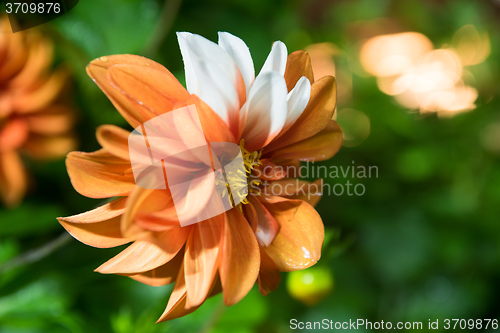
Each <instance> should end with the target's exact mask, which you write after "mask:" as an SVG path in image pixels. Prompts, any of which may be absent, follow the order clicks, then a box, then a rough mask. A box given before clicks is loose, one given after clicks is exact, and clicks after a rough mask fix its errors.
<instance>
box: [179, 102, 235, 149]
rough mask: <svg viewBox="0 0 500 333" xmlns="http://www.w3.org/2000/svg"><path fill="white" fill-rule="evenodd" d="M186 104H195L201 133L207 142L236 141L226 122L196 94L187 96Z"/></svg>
mask: <svg viewBox="0 0 500 333" xmlns="http://www.w3.org/2000/svg"><path fill="white" fill-rule="evenodd" d="M187 105H195V107H196V110H197V111H198V116H199V117H200V123H201V127H202V128H203V133H204V134H205V137H206V139H207V141H208V142H232V143H236V139H235V138H234V135H233V133H232V132H231V130H230V129H229V127H228V126H227V125H226V123H225V122H224V121H223V120H222V119H221V117H220V116H219V115H218V114H217V113H215V112H214V110H212V108H210V107H209V106H208V105H207V104H206V103H205V102H203V101H202V100H201V99H200V98H199V97H198V96H196V95H191V96H190V97H189V98H188V101H187ZM214 128H217V131H214V130H213V129H214Z"/></svg>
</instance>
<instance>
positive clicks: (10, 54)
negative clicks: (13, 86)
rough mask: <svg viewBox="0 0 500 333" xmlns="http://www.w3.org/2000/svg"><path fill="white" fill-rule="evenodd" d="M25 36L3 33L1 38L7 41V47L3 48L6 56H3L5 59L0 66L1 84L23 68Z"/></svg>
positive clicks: (25, 49)
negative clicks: (5, 50)
mask: <svg viewBox="0 0 500 333" xmlns="http://www.w3.org/2000/svg"><path fill="white" fill-rule="evenodd" d="M3 31H5V30H2V32H3ZM7 31H8V30H7ZM11 31H12V30H11ZM6 35H8V37H7V36H6ZM25 36H26V35H24V34H15V33H12V34H11V33H7V32H6V33H3V37H4V38H6V39H8V41H7V43H8V45H6V46H5V47H6V49H7V54H6V55H5V59H3V62H2V66H0V81H1V82H5V81H6V80H8V79H10V78H11V77H12V76H13V75H15V74H16V73H18V72H19V71H20V70H21V68H22V67H23V66H24V64H25V62H26V58H27V56H28V49H27V48H26V46H25Z"/></svg>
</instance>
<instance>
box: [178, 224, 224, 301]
mask: <svg viewBox="0 0 500 333" xmlns="http://www.w3.org/2000/svg"><path fill="white" fill-rule="evenodd" d="M223 231H224V216H223V215H219V216H217V217H214V218H211V219H208V220H206V221H203V222H200V223H196V224H195V225H193V228H192V231H191V234H190V236H189V238H188V240H187V243H186V255H185V256H184V273H185V279H186V286H187V292H188V295H189V298H188V301H189V305H191V306H197V305H200V304H201V303H203V302H204V301H205V299H206V298H207V296H208V293H209V292H210V289H211V286H212V283H213V280H214V278H215V275H216V273H217V268H218V266H219V259H220V257H219V249H220V247H221V239H222V233H223Z"/></svg>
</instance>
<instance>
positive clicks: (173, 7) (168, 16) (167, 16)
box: [142, 0, 182, 58]
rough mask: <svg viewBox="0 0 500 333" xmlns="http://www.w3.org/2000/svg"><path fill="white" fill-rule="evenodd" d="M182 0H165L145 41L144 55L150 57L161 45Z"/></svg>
mask: <svg viewBox="0 0 500 333" xmlns="http://www.w3.org/2000/svg"><path fill="white" fill-rule="evenodd" d="M181 3H182V0H166V1H165V4H164V5H163V9H162V11H161V13H160V17H159V18H158V21H157V23H156V26H155V28H154V30H153V32H152V33H151V36H150V37H149V40H148V41H147V42H146V45H145V46H144V49H143V52H142V53H143V55H144V56H145V57H148V58H151V57H153V56H154V55H155V54H156V53H157V52H158V49H159V48H160V46H161V43H162V42H163V40H164V39H165V37H166V36H167V35H168V33H169V32H170V29H171V28H172V25H173V24H174V21H175V18H176V17H177V13H178V12H179V9H180V7H181Z"/></svg>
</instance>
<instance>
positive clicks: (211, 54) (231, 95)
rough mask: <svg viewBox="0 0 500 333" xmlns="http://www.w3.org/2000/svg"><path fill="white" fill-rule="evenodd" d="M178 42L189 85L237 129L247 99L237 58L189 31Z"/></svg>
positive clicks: (181, 33) (179, 34) (179, 35)
mask: <svg viewBox="0 0 500 333" xmlns="http://www.w3.org/2000/svg"><path fill="white" fill-rule="evenodd" d="M177 39H178V41H179V47H180V49H181V53H182V59H183V61H184V68H185V73H186V86H187V89H188V91H189V92H190V93H191V94H195V95H197V96H198V97H200V98H201V99H202V100H203V101H204V102H205V103H207V104H208V105H209V106H210V107H211V108H212V109H213V110H214V111H215V112H216V113H217V114H218V115H219V116H220V117H221V119H222V120H223V121H225V122H226V124H228V126H230V127H233V128H234V126H237V123H236V121H237V119H236V118H235V117H236V112H237V111H238V110H239V108H240V106H241V105H242V104H243V102H244V100H245V92H246V90H245V83H244V80H243V77H242V76H241V73H240V71H239V69H238V66H237V65H236V63H235V61H234V60H233V58H232V57H231V56H230V55H229V54H228V52H226V50H224V49H223V48H222V47H219V45H217V44H215V43H214V42H212V41H209V40H208V39H206V38H204V37H202V36H199V35H195V34H191V33H188V32H178V33H177Z"/></svg>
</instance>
